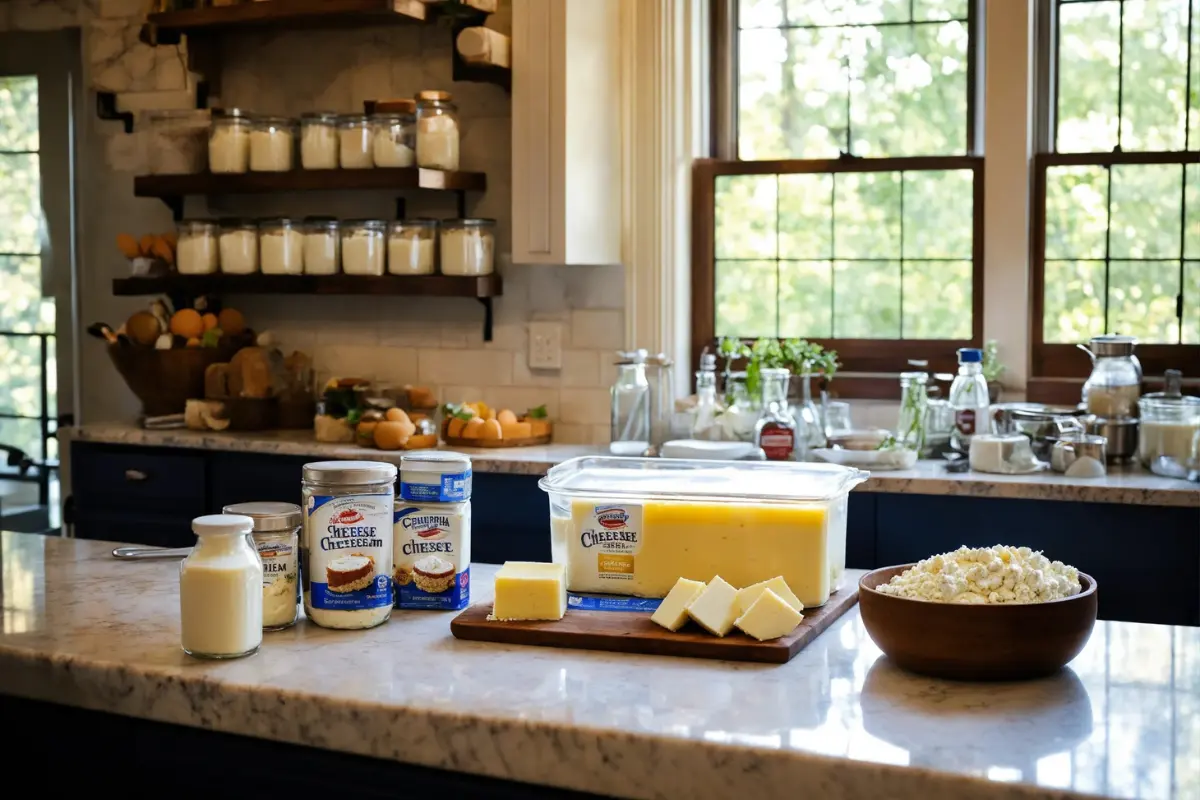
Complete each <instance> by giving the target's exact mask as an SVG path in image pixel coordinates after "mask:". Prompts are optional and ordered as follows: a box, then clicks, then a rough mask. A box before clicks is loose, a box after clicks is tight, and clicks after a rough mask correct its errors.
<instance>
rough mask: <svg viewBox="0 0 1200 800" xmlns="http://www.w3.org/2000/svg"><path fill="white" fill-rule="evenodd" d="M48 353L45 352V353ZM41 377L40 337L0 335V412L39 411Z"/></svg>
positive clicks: (31, 412) (37, 412)
mask: <svg viewBox="0 0 1200 800" xmlns="http://www.w3.org/2000/svg"><path fill="white" fill-rule="evenodd" d="M50 355H51V354H50V353H47V357H49V356H50ZM51 374H53V373H51ZM41 380H42V354H41V343H40V339H38V338H37V337H34V336H0V386H3V387H4V391H3V392H0V413H3V414H23V415H27V416H35V415H37V414H40V413H42V395H41ZM0 441H3V440H0Z"/></svg>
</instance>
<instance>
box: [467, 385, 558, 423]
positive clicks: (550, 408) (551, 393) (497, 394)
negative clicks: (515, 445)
mask: <svg viewBox="0 0 1200 800" xmlns="http://www.w3.org/2000/svg"><path fill="white" fill-rule="evenodd" d="M483 401H484V402H485V403H487V404H488V405H489V406H491V407H493V408H495V409H497V410H499V409H502V408H509V409H512V410H513V412H515V413H516V415H517V416H520V415H521V414H524V413H525V412H526V411H528V410H529V409H531V408H537V407H538V406H545V407H546V413H547V414H549V416H550V419H552V420H556V419H558V413H559V395H558V390H557V389H543V388H530V387H518V386H496V387H492V388H489V389H486V390H485V391H484V395H483Z"/></svg>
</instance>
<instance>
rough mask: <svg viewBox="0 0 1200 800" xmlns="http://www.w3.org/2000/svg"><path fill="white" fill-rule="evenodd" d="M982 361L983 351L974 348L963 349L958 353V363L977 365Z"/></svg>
mask: <svg viewBox="0 0 1200 800" xmlns="http://www.w3.org/2000/svg"><path fill="white" fill-rule="evenodd" d="M982 361H983V351H982V350H979V349H978V348H975V347H963V348H961V349H960V350H959V351H958V363H960V364H978V363H980V362H982Z"/></svg>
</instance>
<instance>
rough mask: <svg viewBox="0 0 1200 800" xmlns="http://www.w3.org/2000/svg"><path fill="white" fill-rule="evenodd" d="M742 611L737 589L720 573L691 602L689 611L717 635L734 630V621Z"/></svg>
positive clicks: (709, 630)
mask: <svg viewBox="0 0 1200 800" xmlns="http://www.w3.org/2000/svg"><path fill="white" fill-rule="evenodd" d="M740 611H741V609H739V608H738V602H737V589H735V588H733V587H732V586H731V585H730V584H729V582H728V581H725V580H723V579H722V578H721V576H720V575H718V576H716V577H715V578H713V579H712V580H711V581H709V583H708V586H706V587H704V591H702V592H700V594H699V596H698V597H696V599H695V600H693V601H692V602H691V604H690V605H689V606H688V610H687V613H688V616H689V617H691V618H692V619H694V620H695V621H696V622H697V624H699V625H700V627H701V628H704V630H706V631H708V632H709V633H711V634H713V635H715V636H724V635H725V634H727V633H729V632H730V631H731V630H733V623H734V621H735V620H736V619H737V618H738V613H739V612H740Z"/></svg>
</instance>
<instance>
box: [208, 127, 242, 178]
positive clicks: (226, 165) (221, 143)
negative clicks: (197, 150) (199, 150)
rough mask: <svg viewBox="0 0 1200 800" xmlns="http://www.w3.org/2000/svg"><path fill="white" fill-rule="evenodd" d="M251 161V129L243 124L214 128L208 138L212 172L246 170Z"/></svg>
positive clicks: (209, 165) (209, 160) (209, 163)
mask: <svg viewBox="0 0 1200 800" xmlns="http://www.w3.org/2000/svg"><path fill="white" fill-rule="evenodd" d="M249 163H250V131H249V129H247V128H246V127H245V126H243V125H237V126H220V127H216V128H213V130H212V133H211V134H210V135H209V138H208V168H209V170H210V171H212V172H220V173H236V172H245V171H246V169H247V167H248V165H249Z"/></svg>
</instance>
